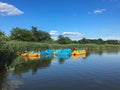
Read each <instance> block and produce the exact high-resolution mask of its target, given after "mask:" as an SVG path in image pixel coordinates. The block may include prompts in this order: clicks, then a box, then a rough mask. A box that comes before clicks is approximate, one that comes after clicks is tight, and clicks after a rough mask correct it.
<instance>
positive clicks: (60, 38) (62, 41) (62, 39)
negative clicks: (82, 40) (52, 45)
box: [57, 35, 72, 44]
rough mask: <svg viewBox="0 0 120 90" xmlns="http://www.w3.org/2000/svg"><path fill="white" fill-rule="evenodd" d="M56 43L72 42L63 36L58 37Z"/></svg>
mask: <svg viewBox="0 0 120 90" xmlns="http://www.w3.org/2000/svg"><path fill="white" fill-rule="evenodd" d="M57 42H58V43H59V44H70V43H71V42H72V41H71V39H70V38H68V37H64V36H63V35H59V36H58V40H57Z"/></svg>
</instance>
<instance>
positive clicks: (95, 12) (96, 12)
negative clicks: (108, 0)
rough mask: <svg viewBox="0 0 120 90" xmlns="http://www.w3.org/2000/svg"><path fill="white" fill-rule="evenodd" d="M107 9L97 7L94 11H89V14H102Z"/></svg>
mask: <svg viewBox="0 0 120 90" xmlns="http://www.w3.org/2000/svg"><path fill="white" fill-rule="evenodd" d="M105 11H106V9H96V10H94V11H92V12H88V14H102V13H104V12H105Z"/></svg>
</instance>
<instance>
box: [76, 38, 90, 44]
mask: <svg viewBox="0 0 120 90" xmlns="http://www.w3.org/2000/svg"><path fill="white" fill-rule="evenodd" d="M78 43H80V44H86V43H90V41H89V39H86V38H85V37H84V38H82V39H81V40H78Z"/></svg>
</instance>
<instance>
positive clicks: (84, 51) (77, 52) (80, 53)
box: [72, 49, 86, 55]
mask: <svg viewBox="0 0 120 90" xmlns="http://www.w3.org/2000/svg"><path fill="white" fill-rule="evenodd" d="M82 54H86V50H80V49H75V50H74V51H72V55H82Z"/></svg>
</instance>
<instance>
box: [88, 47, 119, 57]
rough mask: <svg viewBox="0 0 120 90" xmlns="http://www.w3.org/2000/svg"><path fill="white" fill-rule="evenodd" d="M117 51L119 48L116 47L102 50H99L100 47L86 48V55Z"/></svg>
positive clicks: (114, 52) (115, 52)
mask: <svg viewBox="0 0 120 90" xmlns="http://www.w3.org/2000/svg"><path fill="white" fill-rule="evenodd" d="M119 52H120V49H117V48H111V49H104V50H100V49H96V50H88V51H87V55H86V57H88V56H90V55H91V54H97V55H102V54H104V53H108V54H110V53H112V54H117V53H119Z"/></svg>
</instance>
